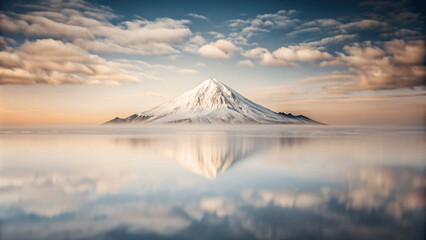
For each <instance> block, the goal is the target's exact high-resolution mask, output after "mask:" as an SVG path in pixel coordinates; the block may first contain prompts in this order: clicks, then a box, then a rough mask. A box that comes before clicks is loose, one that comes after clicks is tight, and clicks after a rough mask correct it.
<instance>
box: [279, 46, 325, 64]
mask: <svg viewBox="0 0 426 240" xmlns="http://www.w3.org/2000/svg"><path fill="white" fill-rule="evenodd" d="M272 55H273V56H274V57H275V58H277V59H279V60H284V61H301V62H313V61H318V60H323V59H331V58H332V56H331V55H330V54H329V53H327V52H321V51H320V50H318V49H315V48H312V47H309V46H303V45H300V46H289V47H281V48H278V49H277V50H275V51H274V52H273V53H272Z"/></svg>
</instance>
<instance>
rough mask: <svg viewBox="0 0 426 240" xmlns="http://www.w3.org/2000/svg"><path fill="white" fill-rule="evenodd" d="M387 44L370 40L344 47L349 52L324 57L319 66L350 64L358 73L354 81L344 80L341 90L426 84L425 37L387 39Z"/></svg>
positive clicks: (351, 69)
mask: <svg viewBox="0 0 426 240" xmlns="http://www.w3.org/2000/svg"><path fill="white" fill-rule="evenodd" d="M383 44H384V48H380V47H379V46H375V45H373V44H372V43H371V42H364V43H363V44H358V43H356V44H353V45H347V46H345V47H344V50H345V51H346V53H347V54H344V53H338V57H336V58H334V59H332V60H330V61H324V62H322V63H321V64H320V66H335V65H344V66H350V67H352V68H350V71H351V72H352V73H353V74H355V75H356V76H358V81H357V82H356V83H355V84H352V85H345V84H344V83H341V86H340V89H341V91H356V90H366V89H393V88H403V87H413V86H420V85H423V84H424V78H425V76H426V68H425V66H424V65H423V61H424V56H425V43H424V41H421V40H418V41H408V42H406V41H404V40H399V39H394V40H392V41H387V42H384V43H383Z"/></svg>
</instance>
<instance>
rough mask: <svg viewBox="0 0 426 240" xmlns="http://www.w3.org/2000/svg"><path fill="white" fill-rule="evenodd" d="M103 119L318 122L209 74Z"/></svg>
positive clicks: (161, 121)
mask: <svg viewBox="0 0 426 240" xmlns="http://www.w3.org/2000/svg"><path fill="white" fill-rule="evenodd" d="M106 123H240V124H243V123H264V124H321V123H319V122H316V121H314V120H311V119H309V118H307V117H305V116H303V115H299V116H294V115H292V114H285V113H276V112H274V111H271V110H269V109H267V108H265V107H263V106H261V105H259V104H256V103H254V102H252V101H250V100H248V99H247V98H245V97H244V96H242V95H241V94H239V93H237V92H236V91H234V90H233V89H231V88H230V87H228V86H226V85H225V84H223V83H221V82H220V81H218V80H216V79H215V78H211V79H208V80H205V81H204V82H202V83H201V84H200V85H199V86H198V87H196V88H194V89H192V90H191V91H189V92H186V93H184V94H182V95H180V96H179V97H177V98H175V99H174V100H171V101H169V102H166V103H163V104H161V105H159V106H157V107H154V108H152V109H151V110H148V111H145V112H141V113H137V114H133V115H131V116H129V117H127V118H119V117H116V118H114V119H112V120H110V121H108V122H106Z"/></svg>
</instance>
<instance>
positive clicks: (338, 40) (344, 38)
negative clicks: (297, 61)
mask: <svg viewBox="0 0 426 240" xmlns="http://www.w3.org/2000/svg"><path fill="white" fill-rule="evenodd" d="M357 36H358V35H356V34H340V35H335V36H332V37H326V38H323V39H321V40H318V41H313V42H308V43H303V45H307V46H323V45H326V44H336V43H341V42H344V41H349V40H354V39H355V38H356V37H357Z"/></svg>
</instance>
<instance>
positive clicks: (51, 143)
mask: <svg viewBox="0 0 426 240" xmlns="http://www.w3.org/2000/svg"><path fill="white" fill-rule="evenodd" d="M425 143H426V138H425V131H424V129H422V128H369V127H333V126H288V125H281V126H261V125H256V126H225V125H224V126H215V127H213V126H186V125H183V126H181V125H176V126H113V127H107V126H92V127H2V128H0V239H2V240H19V239H55V240H56V239H120V240H126V239H197V240H198V239H214V240H216V239H244V240H248V239H424V237H425V184H426V177H425V169H426V147H425V146H426V145H425Z"/></svg>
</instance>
